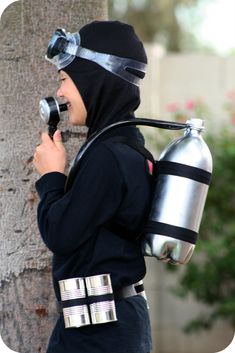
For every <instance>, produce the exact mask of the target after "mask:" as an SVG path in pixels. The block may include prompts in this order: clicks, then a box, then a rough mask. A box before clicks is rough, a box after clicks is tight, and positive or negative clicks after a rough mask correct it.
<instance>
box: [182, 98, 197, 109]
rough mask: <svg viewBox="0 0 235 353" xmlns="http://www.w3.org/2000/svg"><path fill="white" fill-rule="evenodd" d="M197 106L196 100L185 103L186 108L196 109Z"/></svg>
mask: <svg viewBox="0 0 235 353" xmlns="http://www.w3.org/2000/svg"><path fill="white" fill-rule="evenodd" d="M195 107H196V102H195V101H194V100H189V101H187V102H186V103H185V108H186V109H188V110H194V109H195Z"/></svg>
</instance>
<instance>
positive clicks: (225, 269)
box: [175, 131, 235, 332]
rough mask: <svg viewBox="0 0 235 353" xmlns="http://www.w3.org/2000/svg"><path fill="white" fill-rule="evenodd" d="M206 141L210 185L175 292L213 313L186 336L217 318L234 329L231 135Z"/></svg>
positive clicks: (234, 157) (234, 144)
mask: <svg viewBox="0 0 235 353" xmlns="http://www.w3.org/2000/svg"><path fill="white" fill-rule="evenodd" d="M206 140H207V142H208V145H209V146H210V150H211V152H212V156H213V161H214V171H213V178H212V183H211V186H210V189H209V193H208V198H207V202H206V207H205V211H204V215H203V220H202V224H201V228H200V236H199V240H198V243H197V246H196V250H195V253H194V255H193V257H192V259H191V260H190V262H189V264H187V265H186V267H185V272H184V274H183V276H182V277H181V281H180V285H179V287H178V288H177V289H175V292H176V293H177V294H178V295H179V296H181V297H184V296H186V295H187V294H189V293H191V294H193V296H194V297H195V298H196V299H197V300H198V301H200V302H202V303H205V304H207V305H209V306H211V309H212V310H211V312H210V314H208V315H205V316H203V317H201V316H200V317H199V318H196V319H195V320H193V321H192V322H190V323H189V324H188V325H187V327H186V332H191V331H195V330H199V329H208V328H210V327H212V325H213V324H214V322H215V321H216V320H217V319H218V318H224V319H226V320H227V321H228V322H230V323H231V324H232V326H233V327H235V187H234V176H235V141H234V131H224V132H223V133H222V134H221V135H220V136H208V137H207V138H206Z"/></svg>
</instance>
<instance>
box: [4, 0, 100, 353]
mask: <svg viewBox="0 0 235 353" xmlns="http://www.w3.org/2000/svg"><path fill="white" fill-rule="evenodd" d="M106 17H107V1H106V0H56V1H54V0H20V1H17V2H15V3H13V4H12V5H10V6H9V7H8V8H7V9H6V10H5V12H4V13H3V15H2V18H1V22H0V33H1V35H0V48H1V50H0V77H1V85H0V106H1V110H0V241H1V243H0V244H1V245H0V261H1V273H0V293H1V299H0V322H1V327H0V331H1V336H2V337H3V340H4V341H5V343H6V344H7V345H8V346H9V347H10V348H11V349H13V350H15V351H17V352H21V353H42V352H45V351H46V346H47V341H48V338H49V336H50V332H51V330H52V328H53V325H54V322H55V319H56V316H57V314H56V306H55V300H54V294H53V289H52V284H51V265H50V263H51V253H49V251H47V249H46V247H45V245H44V244H43V242H42V240H41V238H40V235H39V232H38V228H37V222H36V209H37V204H38V196H37V194H36V191H35V186H34V183H35V181H36V179H37V178H38V175H37V174H36V172H35V170H34V168H33V165H32V156H33V153H34V149H35V146H36V144H37V143H39V142H40V136H39V131H41V130H45V129H46V126H44V124H43V122H41V119H40V118H39V113H38V102H39V100H40V99H41V98H43V97H45V96H49V95H55V93H56V90H57V85H58V83H57V77H56V68H55V67H54V66H53V65H51V64H50V63H48V62H47V61H45V59H44V55H45V51H46V47H47V44H48V41H49V39H50V37H51V35H52V34H53V32H54V31H55V29H56V28H57V27H63V28H66V29H67V30H69V31H70V32H75V31H77V30H78V29H79V28H80V27H81V26H82V25H83V24H85V23H87V22H88V21H90V20H93V19H105V18H106ZM61 129H62V130H65V129H67V125H66V122H64V123H62V126H61ZM84 132H85V131H84V130H81V129H70V131H67V133H65V134H64V136H65V137H66V140H67V142H66V148H67V149H68V150H69V151H70V152H71V154H70V157H71V158H72V156H73V154H74V153H75V151H76V150H77V149H78V147H79V144H81V142H82V139H83V134H84Z"/></svg>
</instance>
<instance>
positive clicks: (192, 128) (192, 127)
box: [185, 118, 205, 136]
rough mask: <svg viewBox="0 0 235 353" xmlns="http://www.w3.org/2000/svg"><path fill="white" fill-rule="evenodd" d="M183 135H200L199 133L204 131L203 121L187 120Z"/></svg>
mask: <svg viewBox="0 0 235 353" xmlns="http://www.w3.org/2000/svg"><path fill="white" fill-rule="evenodd" d="M186 125H187V127H186V129H185V134H189V133H190V134H191V135H193V136H198V135H201V132H202V131H204V130H205V124H204V120H202V119H196V118H193V119H189V120H187V121H186Z"/></svg>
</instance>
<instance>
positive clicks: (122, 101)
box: [63, 21, 147, 136]
mask: <svg viewBox="0 0 235 353" xmlns="http://www.w3.org/2000/svg"><path fill="white" fill-rule="evenodd" d="M79 33H80V37H81V46H82V47H84V48H88V49H91V50H94V51H97V52H101V53H106V54H112V55H116V56H120V57H123V58H130V59H134V60H137V61H140V62H142V63H147V57H146V53H145V50H144V47H143V44H142V42H141V41H140V40H139V38H138V37H137V35H136V34H135V32H134V29H133V27H132V26H130V25H128V24H125V23H122V22H119V21H93V22H91V23H89V24H87V25H85V26H84V27H82V28H81V30H80V31H79ZM63 71H65V72H66V73H67V74H68V75H69V76H70V77H71V79H72V80H73V82H74V84H75V85H76V87H77V89H78V91H79V93H80V94H81V96H82V99H83V101H84V104H85V106H86V109H87V112H88V116H87V121H86V125H87V126H88V128H89V130H88V136H90V135H91V134H92V133H94V132H96V131H99V130H100V129H102V128H103V127H105V126H107V125H109V124H111V123H114V122H117V121H121V120H125V119H130V118H131V117H133V116H134V111H135V110H136V109H137V107H138V106H139V104H140V95H139V88H138V87H137V86H135V85H133V84H131V83H129V82H127V81H125V80H124V79H122V78H120V77H118V76H116V75H115V74H113V73H110V72H109V71H107V70H105V69H104V68H102V67H101V66H99V65H98V64H96V63H94V62H91V61H89V60H86V59H81V58H78V57H76V58H75V59H74V60H73V61H72V62H71V63H70V64H69V65H68V66H66V67H65V68H63ZM136 74H137V75H138V76H140V75H139V74H140V72H136Z"/></svg>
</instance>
